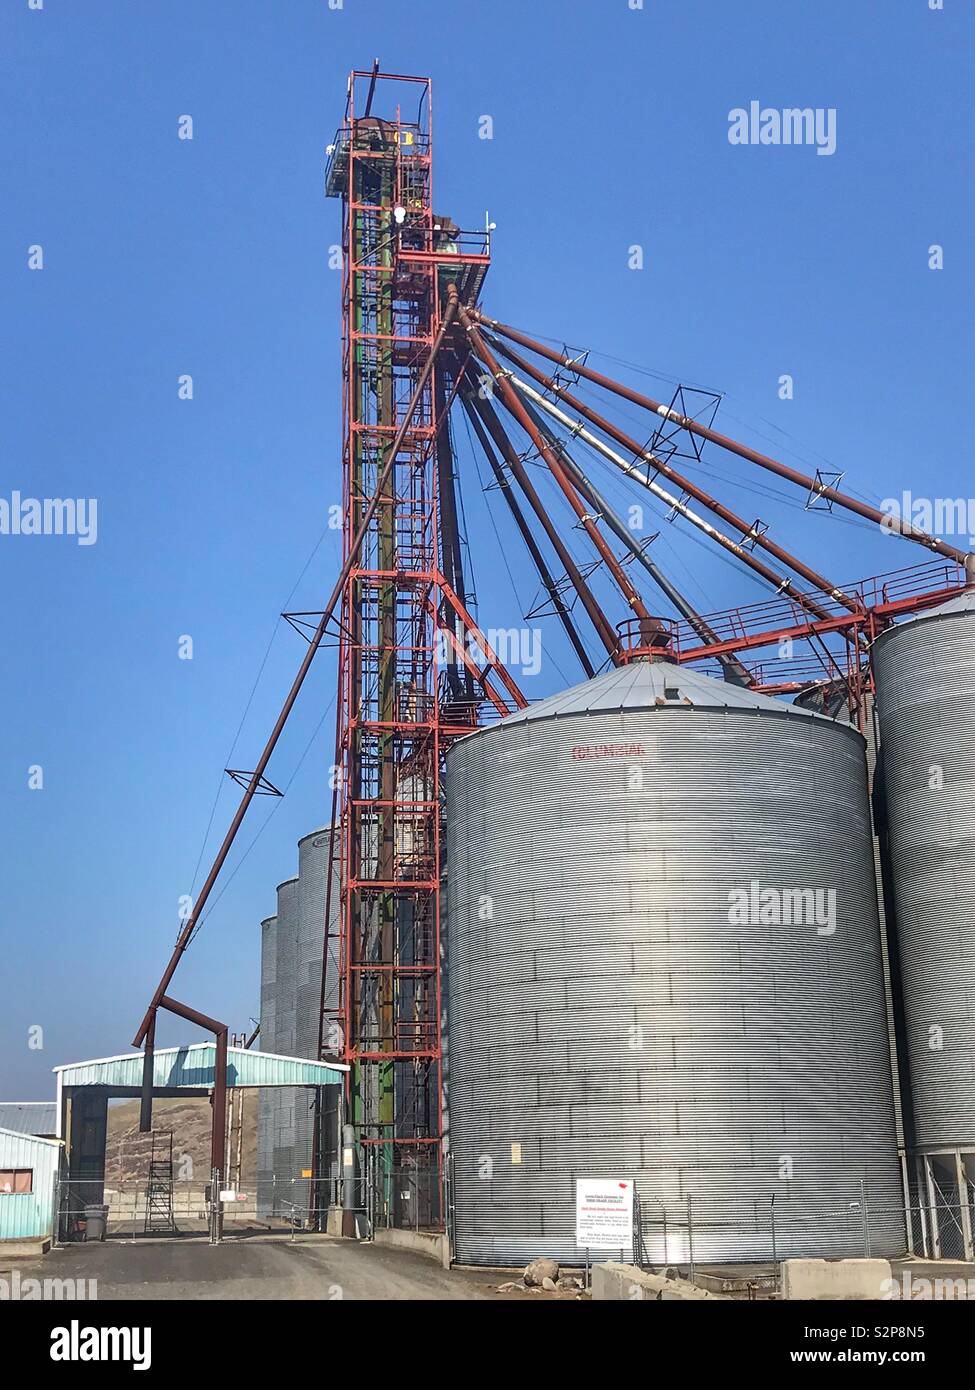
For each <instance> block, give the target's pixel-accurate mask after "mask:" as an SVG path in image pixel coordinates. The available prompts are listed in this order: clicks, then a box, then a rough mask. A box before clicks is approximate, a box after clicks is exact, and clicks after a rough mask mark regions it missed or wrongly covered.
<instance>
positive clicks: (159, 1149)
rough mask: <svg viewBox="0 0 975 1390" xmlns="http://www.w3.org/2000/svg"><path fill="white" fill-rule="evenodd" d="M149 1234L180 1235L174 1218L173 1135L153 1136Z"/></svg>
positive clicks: (147, 1195)
mask: <svg viewBox="0 0 975 1390" xmlns="http://www.w3.org/2000/svg"><path fill="white" fill-rule="evenodd" d="M144 1230H145V1233H146V1234H147V1235H149V1234H170V1235H176V1234H178V1232H177V1227H176V1218H175V1216H174V1215H173V1133H172V1130H169V1131H168V1132H167V1133H166V1134H157V1133H156V1132H155V1130H154V1131H153V1135H152V1152H151V1154H150V1156H149V1181H148V1183H147V1184H146V1221H145V1227H144Z"/></svg>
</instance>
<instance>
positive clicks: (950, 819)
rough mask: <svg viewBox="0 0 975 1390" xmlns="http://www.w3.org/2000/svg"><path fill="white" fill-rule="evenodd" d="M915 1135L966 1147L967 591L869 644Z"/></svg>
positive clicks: (970, 1027)
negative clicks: (873, 673) (874, 685)
mask: <svg viewBox="0 0 975 1390" xmlns="http://www.w3.org/2000/svg"><path fill="white" fill-rule="evenodd" d="M873 660H874V671H875V675H876V685H877V711H878V715H879V721H880V747H881V756H882V760H883V775H884V785H885V800H886V813H887V844H888V854H889V865H890V873H891V879H892V882H893V888H894V911H895V917H896V922H897V938H898V946H899V954H900V963H901V975H902V983H903V1001H904V1015H905V1026H906V1034H907V1052H908V1060H909V1067H910V1074H911V1096H912V1100H913V1110H914V1125H915V1138H916V1141H917V1144H918V1145H919V1147H921V1148H922V1149H930V1148H933V1147H941V1148H945V1147H959V1148H966V1149H972V1148H973V1147H975V910H973V908H972V896H971V894H972V882H973V879H975V593H972V592H971V591H968V592H965V593H963V594H959V595H957V596H956V597H955V598H952V599H950V600H949V601H948V602H947V603H945V604H942V605H941V606H940V607H939V608H935V609H932V610H929V611H928V612H922V613H920V614H918V615H917V616H915V617H912V618H910V619H908V620H907V621H906V622H904V623H901V624H900V625H898V626H897V627H894V628H890V629H889V630H888V631H887V632H885V633H883V634H882V635H881V636H880V637H879V638H878V639H877V641H876V642H875V643H874V647H873Z"/></svg>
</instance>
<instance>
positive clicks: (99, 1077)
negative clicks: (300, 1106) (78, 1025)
mask: <svg viewBox="0 0 975 1390" xmlns="http://www.w3.org/2000/svg"><path fill="white" fill-rule="evenodd" d="M215 1065H216V1047H215V1045H214V1044H213V1043H194V1044H193V1045H192V1046H191V1047H180V1048H172V1049H163V1050H162V1051H159V1052H157V1053H156V1054H155V1059H154V1067H153V1082H154V1085H156V1086H160V1087H162V1086H190V1087H205V1086H212V1085H213V1071H214V1066H215ZM58 1070H59V1071H60V1074H61V1080H62V1084H63V1085H64V1086H139V1085H141V1084H142V1054H141V1052H136V1053H133V1055H132V1056H131V1057H115V1058H108V1059H106V1060H104V1061H98V1062H82V1063H80V1064H79V1065H77V1066H72V1067H64V1068H58ZM227 1075H228V1080H229V1083H230V1085H232V1086H287V1087H290V1086H323V1085H328V1084H329V1083H330V1082H338V1081H340V1080H341V1078H342V1073H341V1072H338V1071H336V1070H335V1068H332V1067H328V1066H326V1065H325V1064H324V1063H316V1062H312V1061H305V1060H301V1059H294V1058H290V1057H275V1056H269V1055H268V1054H267V1053H265V1052H255V1051H254V1050H253V1049H251V1050H250V1051H248V1050H246V1049H244V1048H242V1047H231V1048H228V1049H227Z"/></svg>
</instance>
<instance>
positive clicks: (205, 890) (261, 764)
mask: <svg viewBox="0 0 975 1390" xmlns="http://www.w3.org/2000/svg"><path fill="white" fill-rule="evenodd" d="M458 306H459V301H458V299H457V295H456V291H455V292H454V293H453V294H452V295H451V296H450V298H449V300H448V303H447V308H446V310H445V311H444V316H443V320H442V322H441V325H440V331H439V332H438V334H437V336H436V339H435V340H434V343H433V346H432V347H431V349H430V356H429V357H428V358H427V360H426V362H425V363H424V365H423V369H422V371H421V372H420V376H419V378H418V379H417V384H416V389H415V391H414V392H413V395H412V396H411V398H410V402H409V404H408V405H407V407H406V411H405V413H404V416H403V420H402V423H401V424H400V427H399V429H398V430H397V431H396V437H395V438H394V439H393V442H392V444H390V446H389V451H388V453H387V454H386V458H385V461H384V463H383V466H382V468H381V469H380V472H379V476H378V477H377V479H376V491H375V493H374V495H373V496H372V497H371V498H370V500H369V503H368V505H367V507H366V509H365V511H364V513H363V515H362V520H361V521H360V523H359V529H358V530H357V531H356V534H355V536H354V537H353V539H352V544H351V545H350V547H349V554H348V557H347V559H346V560H345V563H344V564H343V565H342V568H341V569H340V571H339V577H338V579H337V580H336V581H335V587H334V588H333V590H332V592H331V594H330V595H329V598H328V601H327V603H326V604H325V610H324V612H323V613H322V616H321V620H320V621H319V624H318V627H317V628H316V629H315V632H314V634H313V636H312V638H311V640H310V642H309V643H308V650H307V652H306V653H305V657H304V660H303V661H302V663H301V665H300V667H299V668H298V674H297V675H296V676H295V678H294V681H293V683H292V686H291V689H290V690H289V691H288V694H287V696H286V698H285V702H284V704H283V705H282V707H281V712H280V714H279V715H278V718H277V721H276V722H275V725H274V728H273V729H272V730H271V734H270V737H269V738H268V741H267V743H266V744H265V746H264V751H263V752H262V754H261V756H260V758H259V759H258V763H257V767H256V768H255V770H254V772H253V773H252V774H251V779H250V781H249V782H248V784H247V787H246V789H245V791H244V795H243V798H242V799H241V802H240V805H239V806H238V807H237V811H236V813H235V815H234V818H233V820H232V821H231V823H230V829H229V830H228V831H227V833H226V835H225V836H224V840H223V844H222V845H221V846H220V849H219V850H218V851H217V857H216V859H215V860H214V861H213V866H212V868H211V869H210V872H209V874H208V875H207V878H206V882H205V883H204V884H203V887H202V888H201V889H200V894H199V897H198V898H197V900H196V902H195V903H194V905H193V911H192V913H191V914H190V916H189V918H188V919H187V921H186V925H185V926H184V927H183V930H182V931H181V932H180V934H179V938H178V939H177V942H176V946H175V947H174V949H173V953H172V955H171V956H170V959H169V964H168V965H167V966H166V969H165V970H164V971H163V975H162V979H161V980H160V981H159V984H158V986H157V988H156V992H155V994H154V995H153V997H152V1002H151V1003H150V1005H149V1008H148V1009H147V1010H146V1014H145V1017H144V1018H143V1020H142V1022H141V1024H140V1025H139V1031H138V1032H137V1033H136V1035H135V1039H134V1045H135V1046H136V1047H140V1046H141V1045H142V1042H143V1039H144V1038H145V1037H146V1035H147V1033H148V1031H149V1028H150V1025H151V1023H152V1018H153V1015H154V1013H155V1010H156V1009H157V1008H158V1007H159V1005H160V1002H161V1000H162V998H163V996H164V995H165V993H166V990H167V989H168V988H169V984H170V981H171V980H172V978H173V975H174V974H175V973H176V967H177V966H178V965H179V962H180V960H181V959H182V956H183V953H184V951H185V950H186V948H187V946H188V945H189V943H190V939H191V937H192V935H193V931H194V928H195V927H196V924H197V922H198V921H199V919H200V914H201V913H202V911H203V908H204V906H205V905H206V901H207V899H208V898H209V896H210V893H211V890H212V889H213V885H214V884H215V883H216V881H217V876H218V875H219V873H220V870H221V869H222V868H223V865H224V862H225V860H226V858H227V855H228V854H229V853H230V849H231V846H232V845H233V843H234V840H235V839H236V837H237V832H238V830H239V829H240V826H241V822H242V821H243V819H244V816H245V815H246V814H247V808H248V807H249V806H250V804H251V802H252V800H253V799H254V796H255V794H256V792H257V788H258V786H259V785H260V781H261V778H262V777H263V775H264V770H265V768H266V767H267V765H268V763H269V762H270V760H271V754H272V753H273V752H274V749H275V747H276V745H277V742H278V739H279V738H280V736H281V731H282V729H283V728H284V726H285V724H286V723H287V720H288V716H289V715H290V714H291V711H292V709H293V708H294V704H295V701H296V700H297V698H298V693H299V691H300V690H301V687H302V685H303V684H304V681H305V677H306V676H307V674H308V671H309V669H310V668H311V664H312V662H313V661H314V659H315V653H316V652H317V651H318V647H319V644H320V643H321V640H322V638H323V637H324V636H325V631H326V629H327V627H328V624H329V623H330V621H331V619H332V614H333V613H334V611H335V607H336V605H337V603H338V601H339V599H340V598H341V596H342V590H343V589H344V588H345V583H346V580H347V579H348V577H349V575H350V574H351V572H352V569H353V567H354V565H355V564H356V562H357V561H358V557H359V548H360V546H361V545H362V541H363V539H364V537H365V535H366V533H367V532H368V530H369V526H370V524H371V522H372V519H373V516H374V515H375V513H376V510H377V508H378V507H379V504H380V502H381V500H382V495H383V490H384V488H385V487H386V484H387V482H388V481H389V477H390V474H391V473H392V471H393V464H394V462H395V459H396V455H397V453H398V451H399V448H400V445H401V444H402V442H403V439H404V438H405V436H406V432H407V430H408V429H409V427H410V421H411V420H412V419H413V416H414V414H415V413H416V409H417V407H418V405H419V404H420V401H421V399H422V397H423V392H424V390H425V388H426V384H427V382H428V380H429V378H430V373H431V372H432V371H433V366H434V363H435V361H436V359H437V354H438V353H439V351H440V348H441V345H442V343H443V341H444V339H445V338H446V336H447V333H448V331H449V329H450V326H451V324H452V323H453V320H454V318H455V317H456V314H457V309H458ZM145 1065H146V1064H145V1063H143V1066H144V1068H145ZM144 1078H145V1071H143V1089H144V1088H145V1079H144Z"/></svg>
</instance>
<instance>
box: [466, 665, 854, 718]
mask: <svg viewBox="0 0 975 1390" xmlns="http://www.w3.org/2000/svg"><path fill="white" fill-rule="evenodd" d="M675 692H676V693H675ZM663 707H666V708H668V709H679V708H685V709H707V710H736V711H738V710H740V711H744V712H751V713H755V714H775V715H779V716H781V717H783V718H787V719H819V720H823V721H824V722H825V723H827V724H834V723H835V722H836V721H835V720H832V719H829V718H828V717H826V716H825V715H821V714H817V713H816V712H815V711H813V710H807V709H802V708H800V707H798V706H796V705H787V704H784V703H783V702H782V701H781V700H775V699H773V698H772V696H770V695H760V694H758V693H757V692H756V691H754V690H748V689H746V688H744V687H743V686H739V685H734V684H733V683H731V682H730V681H720V680H714V679H713V678H712V677H711V676H705V675H702V673H701V672H700V671H695V670H693V669H692V668H691V667H690V666H678V665H676V664H675V663H674V662H672V661H631V662H628V663H627V664H626V665H625V666H617V667H614V668H613V669H612V670H611V671H607V672H606V673H605V674H604V675H601V676H596V677H595V678H594V679H593V680H587V681H582V682H581V683H580V684H579V685H574V686H572V687H571V688H570V689H568V690H562V691H560V692H559V693H558V694H557V695H550V696H548V697H547V698H546V699H544V700H539V701H537V702H536V703H535V704H533V705H530V706H529V707H528V709H524V710H518V711H517V713H515V714H509V715H508V716H507V717H506V718H504V719H502V720H500V721H499V723H498V724H496V725H487V726H485V730H484V732H486V731H487V730H488V729H490V728H504V727H506V726H507V725H509V724H524V723H531V722H534V721H536V720H541V719H561V718H564V717H566V716H569V715H579V714H608V713H614V712H616V711H622V710H650V709H659V708H663ZM469 737H477V735H476V734H474V735H470V736H469Z"/></svg>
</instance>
